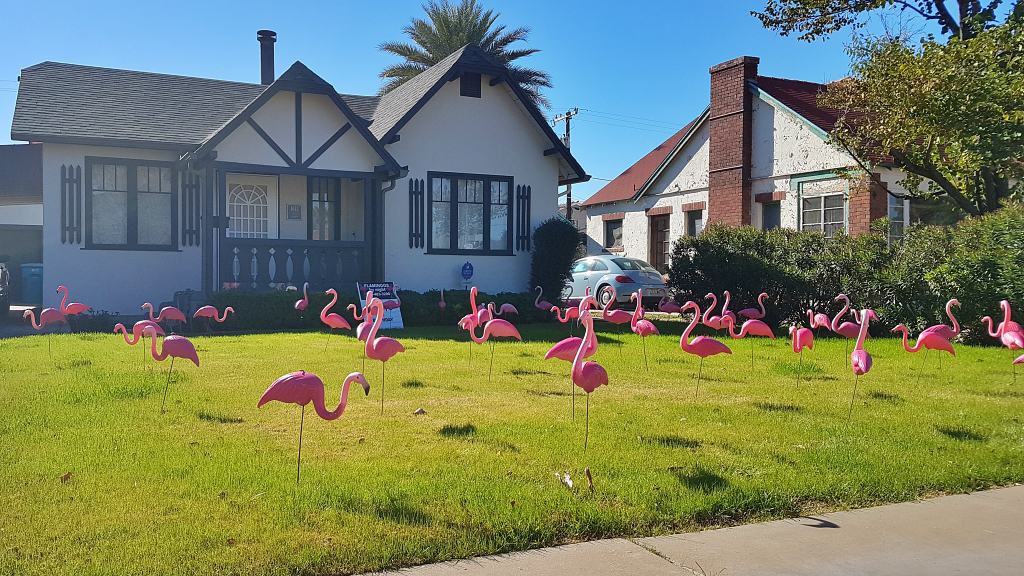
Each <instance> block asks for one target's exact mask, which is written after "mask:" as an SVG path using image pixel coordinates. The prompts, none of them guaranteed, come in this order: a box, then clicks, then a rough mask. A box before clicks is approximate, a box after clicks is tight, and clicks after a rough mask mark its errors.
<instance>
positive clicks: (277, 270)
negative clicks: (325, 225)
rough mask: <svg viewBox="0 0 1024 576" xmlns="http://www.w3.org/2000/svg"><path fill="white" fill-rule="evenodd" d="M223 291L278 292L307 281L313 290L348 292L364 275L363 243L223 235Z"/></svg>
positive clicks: (221, 275) (221, 252) (221, 277)
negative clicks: (328, 288)
mask: <svg viewBox="0 0 1024 576" xmlns="http://www.w3.org/2000/svg"><path fill="white" fill-rule="evenodd" d="M219 251H220V288H221V289H222V290H232V289H234V290H249V291H260V290H280V289H284V288H286V287H287V286H296V287H300V288H301V286H302V284H303V283H304V282H309V284H310V286H311V287H313V288H314V289H321V288H324V287H335V288H337V289H338V290H341V291H345V292H349V291H350V290H349V288H351V290H355V282H357V281H359V280H360V279H364V278H366V274H367V271H368V264H369V263H368V262H367V261H366V254H367V246H366V243H364V242H332V241H322V240H264V239H251V238H223V239H221V241H220V250H219Z"/></svg>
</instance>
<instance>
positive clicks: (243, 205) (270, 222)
mask: <svg viewBox="0 0 1024 576" xmlns="http://www.w3.org/2000/svg"><path fill="white" fill-rule="evenodd" d="M226 181H227V186H226V191H225V193H226V194H227V216H228V229H227V237H228V238H262V239H270V240H276V239H277V237H278V230H277V219H278V190H277V188H278V182H277V176H261V175H257V174H230V173H229V174H228V175H227V177H226Z"/></svg>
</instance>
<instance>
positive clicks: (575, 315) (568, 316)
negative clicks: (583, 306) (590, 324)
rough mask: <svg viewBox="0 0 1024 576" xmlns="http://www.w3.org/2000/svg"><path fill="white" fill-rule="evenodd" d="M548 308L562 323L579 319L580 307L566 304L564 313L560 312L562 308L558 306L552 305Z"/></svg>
mask: <svg viewBox="0 0 1024 576" xmlns="http://www.w3.org/2000/svg"><path fill="white" fill-rule="evenodd" d="M549 310H551V311H552V312H554V313H555V317H556V318H558V321H559V322H561V323H562V324H568V323H569V322H571V321H573V320H579V319H580V309H579V308H577V307H576V306H566V308H565V314H562V309H561V308H559V307H558V306H552V307H551V308H549Z"/></svg>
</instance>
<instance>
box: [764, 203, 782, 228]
mask: <svg viewBox="0 0 1024 576" xmlns="http://www.w3.org/2000/svg"><path fill="white" fill-rule="evenodd" d="M769 208H771V209H772V210H774V211H777V212H778V220H777V221H776V222H775V226H773V227H771V228H769V227H768V223H767V220H768V219H767V218H766V217H765V216H766V214H767V213H768V209H769ZM779 228H782V202H781V201H778V200H775V201H772V202H765V203H764V204H762V205H761V230H762V231H764V232H769V231H771V230H778V229H779Z"/></svg>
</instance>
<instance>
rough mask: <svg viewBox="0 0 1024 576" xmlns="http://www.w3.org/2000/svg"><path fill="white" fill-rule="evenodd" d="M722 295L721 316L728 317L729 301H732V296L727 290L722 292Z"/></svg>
mask: <svg viewBox="0 0 1024 576" xmlns="http://www.w3.org/2000/svg"><path fill="white" fill-rule="evenodd" d="M724 294H725V302H723V303H722V316H728V315H729V300H732V294H730V293H729V291H728V290H726V291H725V292H724Z"/></svg>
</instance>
